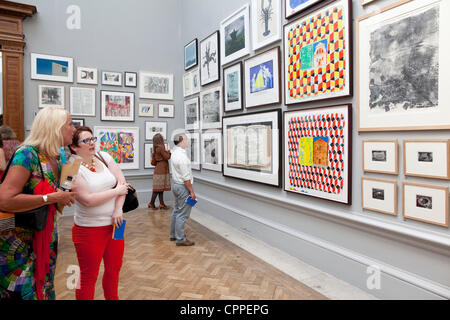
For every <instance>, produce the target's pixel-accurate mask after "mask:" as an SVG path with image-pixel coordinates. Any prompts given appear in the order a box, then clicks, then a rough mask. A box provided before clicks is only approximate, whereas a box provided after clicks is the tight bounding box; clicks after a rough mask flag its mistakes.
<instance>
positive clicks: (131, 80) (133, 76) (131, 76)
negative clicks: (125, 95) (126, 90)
mask: <svg viewBox="0 0 450 320" xmlns="http://www.w3.org/2000/svg"><path fill="white" fill-rule="evenodd" d="M124 78H125V87H132V88H136V87H137V73H136V72H128V71H126V72H125V76H124Z"/></svg>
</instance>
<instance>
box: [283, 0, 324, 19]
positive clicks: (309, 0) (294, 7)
mask: <svg viewBox="0 0 450 320" xmlns="http://www.w3.org/2000/svg"><path fill="white" fill-rule="evenodd" d="M320 1H323V0H289V1H286V2H285V3H286V18H288V17H290V16H292V15H294V14H295V13H297V12H300V11H302V10H304V9H306V8H309V7H311V6H312V5H314V4H316V3H318V2H320Z"/></svg>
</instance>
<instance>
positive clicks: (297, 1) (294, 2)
mask: <svg viewBox="0 0 450 320" xmlns="http://www.w3.org/2000/svg"><path fill="white" fill-rule="evenodd" d="M308 1H309V0H289V5H290V6H291V8H292V9H295V8H297V7H298V6H300V5H302V4H304V3H307V2H308Z"/></svg>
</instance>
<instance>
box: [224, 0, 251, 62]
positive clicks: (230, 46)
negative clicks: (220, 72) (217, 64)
mask: <svg viewBox="0 0 450 320" xmlns="http://www.w3.org/2000/svg"><path fill="white" fill-rule="evenodd" d="M220 34H221V38H220V47H221V48H222V50H221V51H220V60H221V63H222V66H223V65H226V64H227V63H230V62H232V61H234V60H236V59H239V58H241V57H243V56H245V55H247V54H249V53H250V6H249V5H248V4H246V5H244V6H243V7H242V8H240V9H239V10H237V11H235V12H234V13H233V14H232V15H230V16H229V17H228V18H226V19H224V20H222V22H221V23H220Z"/></svg>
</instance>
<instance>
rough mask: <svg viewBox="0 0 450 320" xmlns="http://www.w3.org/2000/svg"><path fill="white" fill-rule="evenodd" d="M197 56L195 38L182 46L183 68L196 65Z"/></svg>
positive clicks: (187, 68)
mask: <svg viewBox="0 0 450 320" xmlns="http://www.w3.org/2000/svg"><path fill="white" fill-rule="evenodd" d="M197 58H198V57H197V38H195V39H194V40H192V41H191V42H189V43H188V44H187V45H185V46H184V70H189V69H190V68H192V67H194V66H196V65H197V64H198V60H197Z"/></svg>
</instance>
